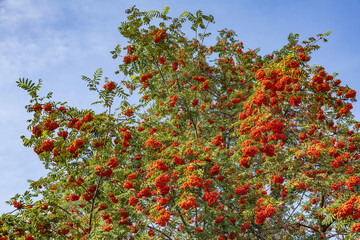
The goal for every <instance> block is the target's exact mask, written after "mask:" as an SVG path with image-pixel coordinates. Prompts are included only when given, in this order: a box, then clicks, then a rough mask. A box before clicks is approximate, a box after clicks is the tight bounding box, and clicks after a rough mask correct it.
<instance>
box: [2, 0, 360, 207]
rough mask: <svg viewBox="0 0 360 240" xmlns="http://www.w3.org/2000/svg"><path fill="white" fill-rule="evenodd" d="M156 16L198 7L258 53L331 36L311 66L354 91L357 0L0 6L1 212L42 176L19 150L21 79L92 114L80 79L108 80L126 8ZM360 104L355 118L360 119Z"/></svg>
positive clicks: (69, 0) (10, 2) (85, 1)
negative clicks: (296, 39) (99, 75)
mask: <svg viewBox="0 0 360 240" xmlns="http://www.w3.org/2000/svg"><path fill="white" fill-rule="evenodd" d="M134 4H135V5H136V6H137V7H138V8H140V10H153V9H154V10H161V9H162V8H163V7H164V6H165V5H168V6H170V8H171V9H170V14H171V15H172V16H178V15H179V14H181V13H182V12H184V11H191V12H195V11H196V10H198V9H201V10H202V11H203V12H204V14H212V15H213V16H214V17H215V21H216V24H214V25H212V26H210V27H209V31H210V32H212V33H213V34H214V36H216V31H218V30H221V29H223V28H228V29H233V30H235V31H236V32H237V34H238V38H239V40H241V41H243V42H244V45H245V47H246V48H250V49H254V48H257V47H260V48H261V49H262V50H261V52H260V53H261V54H266V53H270V52H271V51H273V50H277V49H279V48H281V47H282V46H283V45H284V44H286V42H287V36H288V34H289V33H290V32H293V33H299V34H300V38H301V39H303V40H305V39H306V38H308V37H310V36H315V35H316V34H318V33H325V32H327V31H329V30H331V31H332V34H331V35H330V37H329V38H328V40H329V42H328V43H326V44H322V48H321V49H320V50H319V51H317V52H316V53H314V54H313V57H312V60H311V62H310V63H311V64H320V65H323V66H324V67H325V68H326V70H327V71H328V72H330V73H333V72H338V73H339V76H338V77H339V78H340V79H341V80H342V81H343V83H344V84H348V85H349V86H350V87H351V88H353V89H355V90H356V91H358V92H360V73H359V72H360V71H359V69H360V46H359V44H358V43H359V38H360V15H359V14H358V13H359V11H360V1H358V0H344V1H336V0H327V1H321V0H311V1H310V0H304V1H295V0H294V1H285V0H282V1H280V0H271V1H268V0H223V1H216V0H196V1H195V0H182V1H175V0H168V1H165V0H162V1H161V0H132V1H130V0H127V1H126V0H113V1H110V0H104V1H96V0H61V1H60V0H58V1H56V0H54V1H48V0H0V36H1V38H0V88H1V90H2V92H1V94H0V130H1V133H0V143H1V144H0V213H3V212H8V211H9V210H12V208H11V207H9V206H7V205H6V204H5V203H4V202H5V201H6V200H8V199H10V198H11V197H12V196H14V195H15V194H16V193H22V192H24V191H25V190H26V189H27V188H28V183H27V182H26V180H27V179H34V180H36V179H38V178H39V177H41V176H43V175H44V174H45V170H44V168H43V165H42V163H41V162H40V161H38V159H37V156H36V154H35V153H34V152H33V150H32V149H30V148H25V147H23V145H22V141H21V139H20V136H21V135H27V136H28V135H29V134H28V132H27V130H26V127H27V122H26V120H27V119H29V118H31V115H30V114H27V113H26V111H25V109H24V106H25V105H26V104H28V101H29V98H28V96H27V95H26V93H25V92H24V91H22V90H21V89H18V88H17V87H16V83H15V81H16V80H17V79H18V78H19V77H21V78H22V77H25V78H29V79H32V80H37V79H39V78H41V79H43V80H44V87H43V89H42V93H43V94H46V93H47V92H49V91H52V92H54V95H53V96H54V97H53V98H54V100H55V101H67V102H68V103H69V104H70V105H73V106H77V107H79V108H90V107H91V105H90V103H91V102H93V101H94V100H95V99H96V96H95V95H94V94H93V93H91V92H88V91H87V88H86V83H85V82H84V81H82V80H81V76H82V75H87V76H91V75H92V74H93V72H94V71H95V70H96V69H97V68H99V67H102V68H103V70H104V75H105V76H108V77H110V79H111V80H113V81H118V80H120V79H119V76H117V75H115V74H114V71H115V70H116V69H117V64H118V63H119V62H118V61H119V60H113V59H112V58H111V54H110V53H109V51H111V50H113V48H114V47H115V46H116V45H117V44H119V43H120V44H122V45H123V46H124V45H125V44H126V42H125V40H124V39H123V38H122V37H121V35H120V34H119V33H118V31H117V27H118V26H119V25H120V22H121V21H124V20H125V17H126V16H125V13H124V11H125V9H127V8H129V7H131V6H132V5H134ZM359 107H360V105H359V104H358V103H356V104H354V113H355V116H356V118H357V119H360V111H359Z"/></svg>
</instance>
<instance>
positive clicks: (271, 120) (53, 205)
mask: <svg viewBox="0 0 360 240" xmlns="http://www.w3.org/2000/svg"><path fill="white" fill-rule="evenodd" d="M168 10H169V8H168V7H165V8H164V10H163V11H162V12H159V11H149V12H142V11H140V10H139V9H137V8H135V7H133V8H131V9H128V10H127V11H126V14H128V18H127V21H126V22H123V23H122V24H121V26H120V27H119V31H120V33H121V35H122V36H123V37H125V38H127V40H128V45H127V46H126V47H121V46H120V45H118V46H116V48H115V49H114V51H112V52H111V53H112V55H113V58H114V59H118V58H122V59H120V62H121V63H120V65H119V69H118V70H117V71H116V73H121V74H123V75H124V76H125V80H123V81H119V80H113V81H110V80H109V79H108V78H104V79H102V70H101V69H99V70H97V71H96V72H95V74H94V77H93V78H88V77H85V76H84V77H83V79H84V80H85V81H86V82H87V83H88V87H89V90H90V91H94V92H96V94H97V95H98V96H99V99H100V100H99V101H97V102H95V103H99V104H101V105H102V106H103V107H104V112H102V113H95V111H94V110H91V109H88V110H79V109H77V108H75V107H71V106H68V105H67V103H65V102H54V101H51V93H50V94H48V95H47V96H45V97H40V96H39V94H38V91H39V89H40V87H41V84H42V82H41V81H39V82H38V83H37V84H36V83H35V82H33V81H29V80H27V79H26V80H25V79H20V80H19V81H18V82H17V83H18V86H19V87H21V88H23V89H25V90H26V91H27V92H28V93H29V94H30V96H31V100H30V104H29V105H27V106H26V109H27V110H28V112H33V118H32V119H31V120H30V125H29V130H30V131H31V133H32V134H31V135H30V137H22V138H23V141H24V145H25V146H27V147H31V148H33V149H34V151H35V153H36V154H37V155H38V157H39V159H40V160H41V161H42V162H43V163H44V165H45V168H46V169H48V170H49V174H48V175H47V176H45V177H43V178H40V179H39V180H37V181H32V182H31V184H30V189H29V191H26V192H25V193H24V194H22V195H19V194H18V195H16V196H15V197H14V198H12V199H11V200H10V201H9V202H8V203H9V204H11V205H13V206H14V211H12V212H10V213H7V214H3V215H2V217H1V223H0V239H26V240H31V239H319V238H322V239H336V238H340V237H343V239H355V238H356V237H359V236H360V233H359V232H360V221H359V220H358V219H359V218H360V196H359V194H358V190H359V189H358V188H359V184H360V179H359V177H358V176H359V173H360V172H359V161H358V159H359V157H360V155H359V139H360V135H359V126H360V124H359V123H358V122H357V121H356V120H355V119H354V116H353V114H352V113H351V109H352V104H351V102H353V101H355V95H356V92H355V91H354V90H352V89H351V88H349V87H348V86H342V85H341V81H340V80H339V79H336V76H337V74H336V73H335V74H332V75H331V74H329V73H328V72H327V71H326V70H325V69H324V67H322V66H320V65H315V66H310V65H309V64H308V61H309V60H310V58H311V54H312V53H313V52H314V51H315V50H317V49H319V46H318V45H317V43H318V42H319V41H327V40H326V36H327V35H328V34H329V33H326V34H319V35H317V37H316V38H309V40H307V41H303V42H300V41H299V36H298V34H290V35H289V38H288V40H289V42H288V44H286V45H285V46H284V47H283V48H282V49H280V50H278V51H274V52H273V53H271V54H268V55H265V56H261V55H259V54H258V53H259V49H255V50H251V49H248V50H246V49H245V47H244V45H243V43H242V42H240V41H239V40H237V39H236V34H235V32H234V31H232V30H227V29H223V30H221V31H219V36H218V37H217V40H216V43H215V45H213V46H210V47H209V46H206V45H205V44H204V40H205V39H206V38H207V37H208V36H209V35H210V33H207V32H206V29H207V26H208V24H211V23H213V22H214V19H213V17H212V16H211V15H209V16H207V15H204V14H203V13H202V12H201V11H200V10H199V11H197V12H196V13H195V14H192V13H189V12H185V13H183V14H182V15H180V16H179V17H177V18H172V17H170V16H168ZM186 26H189V28H190V29H191V31H192V32H193V33H194V35H193V36H191V35H189V34H185V33H184V32H183V31H182V27H186ZM123 51H125V53H123ZM125 87H126V89H125ZM133 94H136V95H135V96H141V98H140V99H139V101H138V102H137V103H132V104H130V103H129V102H128V101H127V99H128V98H129V97H130V96H131V95H133ZM119 99H120V100H121V101H119Z"/></svg>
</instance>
